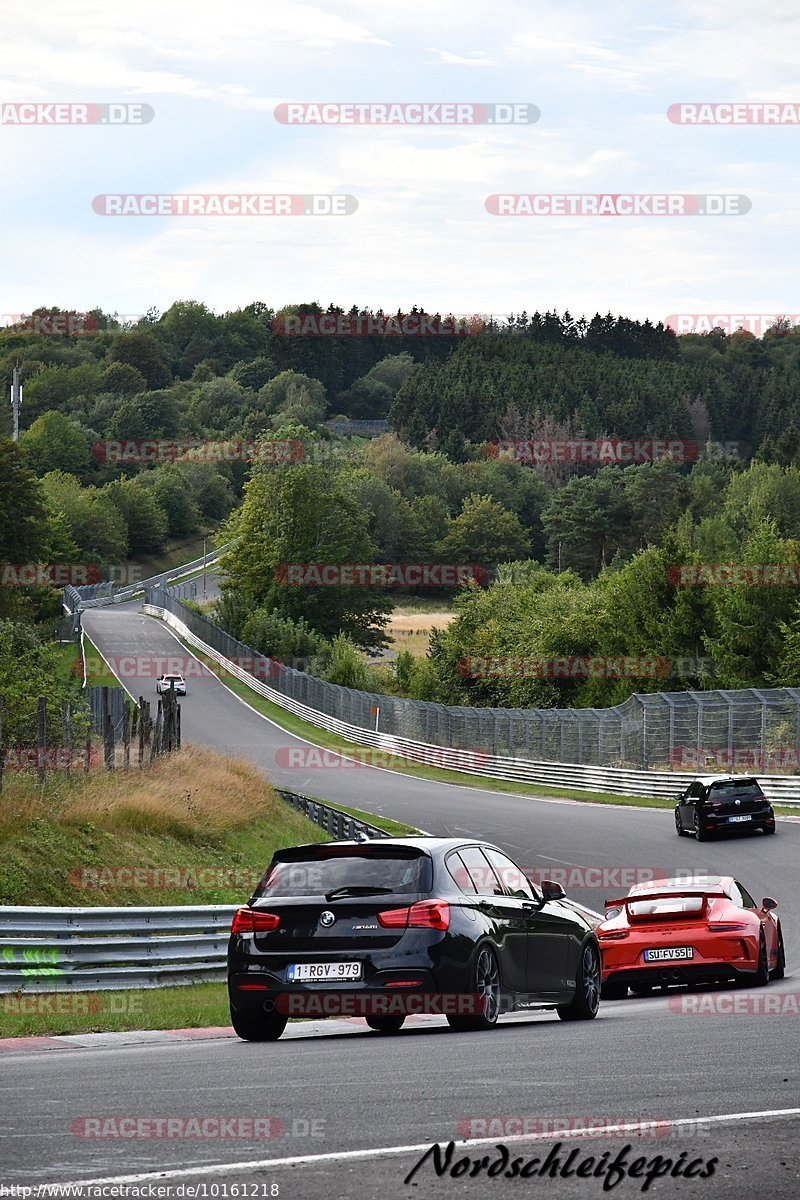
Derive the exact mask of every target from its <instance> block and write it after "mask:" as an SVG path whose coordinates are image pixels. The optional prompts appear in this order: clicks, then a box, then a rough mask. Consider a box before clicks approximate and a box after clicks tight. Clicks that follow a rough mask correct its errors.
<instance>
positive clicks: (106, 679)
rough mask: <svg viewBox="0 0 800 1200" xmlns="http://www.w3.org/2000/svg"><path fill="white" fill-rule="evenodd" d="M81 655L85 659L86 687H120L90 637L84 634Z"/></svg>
mask: <svg viewBox="0 0 800 1200" xmlns="http://www.w3.org/2000/svg"><path fill="white" fill-rule="evenodd" d="M83 657H84V659H85V660H86V683H87V686H88V687H113V688H121V687H122V684H121V683H120V681H119V680H118V679H117V677H116V675H115V674H114V672H113V671H112V670H111V667H110V666H109V665H108V663H107V662H106V660H105V659H104V658H103V656H102V654H101V653H100V651H99V650H98V649H97V647H96V646H95V644H94V642H93V641H92V640H91V638H89V637H88V636H87V635H86V634H84V635H83Z"/></svg>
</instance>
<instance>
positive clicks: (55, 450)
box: [19, 412, 90, 475]
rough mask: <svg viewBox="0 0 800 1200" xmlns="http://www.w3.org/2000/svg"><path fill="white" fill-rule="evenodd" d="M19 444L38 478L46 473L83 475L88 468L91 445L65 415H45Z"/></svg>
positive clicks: (34, 424)
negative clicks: (57, 472)
mask: <svg viewBox="0 0 800 1200" xmlns="http://www.w3.org/2000/svg"><path fill="white" fill-rule="evenodd" d="M19 444H20V447H21V449H22V450H23V451H24V452H25V455H26V458H27V461H28V465H29V466H30V467H31V468H32V469H33V470H34V471H35V472H36V474H37V475H44V473H45V472H46V471H69V472H70V473H72V474H80V473H81V472H82V471H85V470H86V468H87V467H88V465H89V457H90V456H89V444H88V442H87V441H86V438H85V436H84V435H83V434H82V433H81V431H80V429H78V427H77V426H76V425H75V423H74V422H73V421H71V420H70V419H69V417H65V416H64V415H63V413H59V412H46V413H42V415H41V416H40V417H37V418H36V420H35V421H34V422H33V424H32V425H31V427H30V428H29V429H26V430H25V432H24V433H23V434H22V435H21V436H20V439H19Z"/></svg>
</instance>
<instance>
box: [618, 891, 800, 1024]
mask: <svg viewBox="0 0 800 1200" xmlns="http://www.w3.org/2000/svg"><path fill="white" fill-rule="evenodd" d="M776 907H777V901H776V900H773V899H771V897H769V896H765V897H764V899H763V900H762V901H761V906H760V907H759V906H758V905H757V904H756V902H755V900H754V899H753V897H752V896H751V895H750V893H749V892H748V891H747V889H746V888H744V887H743V886H742V885H741V883H738V882H737V881H736V880H735V879H733V878H732V876H730V875H696V876H694V878H692V879H690V880H687V879H658V880H654V881H653V882H650V883H639V884H636V885H635V886H634V887H632V888H631V890H630V892H629V893H628V895H627V896H625V897H623V898H622V899H621V900H607V901H606V915H605V919H604V920H603V921H602V922H601V923H600V925H598V927H597V929H596V930H595V932H596V934H597V939H598V941H599V943H600V954H601V959H602V973H601V980H602V992H601V994H602V997H603V999H604V1000H622V999H623V998H624V997H625V996H627V994H628V988H630V989H631V991H632V992H634V993H635V994H636V995H646V994H647V993H648V992H650V991H651V990H652V988H654V987H662V988H667V987H669V985H670V984H676V983H689V984H693V983H714V982H720V983H722V982H727V981H728V980H742V981H749V982H750V983H751V984H753V985H754V986H755V987H764V986H765V985H766V984H767V983H769V981H770V978H772V979H782V978H783V975H784V969H785V965H786V958H785V954H784V947H783V934H782V933H781V926H780V921H778V920H777V918H776V917H775V916H774V915H773V912H772V910H773V909H774V908H776Z"/></svg>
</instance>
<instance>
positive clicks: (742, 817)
mask: <svg viewBox="0 0 800 1200" xmlns="http://www.w3.org/2000/svg"><path fill="white" fill-rule="evenodd" d="M728 820H729V821H731V822H733V821H749V820H750V817H749V816H744V815H743V816H741V817H728Z"/></svg>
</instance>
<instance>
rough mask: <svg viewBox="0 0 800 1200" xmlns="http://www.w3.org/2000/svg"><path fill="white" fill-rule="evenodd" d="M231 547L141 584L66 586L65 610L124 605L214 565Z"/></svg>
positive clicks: (74, 610) (107, 583)
mask: <svg viewBox="0 0 800 1200" xmlns="http://www.w3.org/2000/svg"><path fill="white" fill-rule="evenodd" d="M227 548H228V547H227V546H221V547H220V548H219V550H215V551H214V552H213V553H212V554H207V555H205V556H201V557H200V558H196V559H194V560H193V561H192V562H188V563H182V564H181V565H180V566H179V567H171V568H170V569H169V570H168V571H162V572H161V574H160V575H151V576H150V578H149V579H142V580H140V581H139V582H138V583H131V584H128V586H127V587H123V588H117V589H116V590H115V586H114V583H113V582H112V581H110V580H109V581H107V582H104V583H93V584H87V585H86V586H85V587H78V588H76V587H71V586H70V587H66V588H64V600H63V606H64V610H65V612H67V613H74V612H77V611H80V610H81V609H84V608H102V607H104V606H105V605H107V604H124V603H125V602H126V601H128V600H134V599H135V598H136V597H137V596H139V595H141V594H143V593H144V591H145V590H146V589H147V588H149V587H166V586H167V585H168V583H169V581H170V580H171V579H176V580H180V579H182V578H183V577H184V576H185V575H191V573H192V572H193V571H197V570H200V569H201V568H202V567H203V566H207V567H210V566H213V565H214V563H216V562H217V561H218V560H219V558H220V557H221V555H223V554H224V553H225V551H226V550H227Z"/></svg>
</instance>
